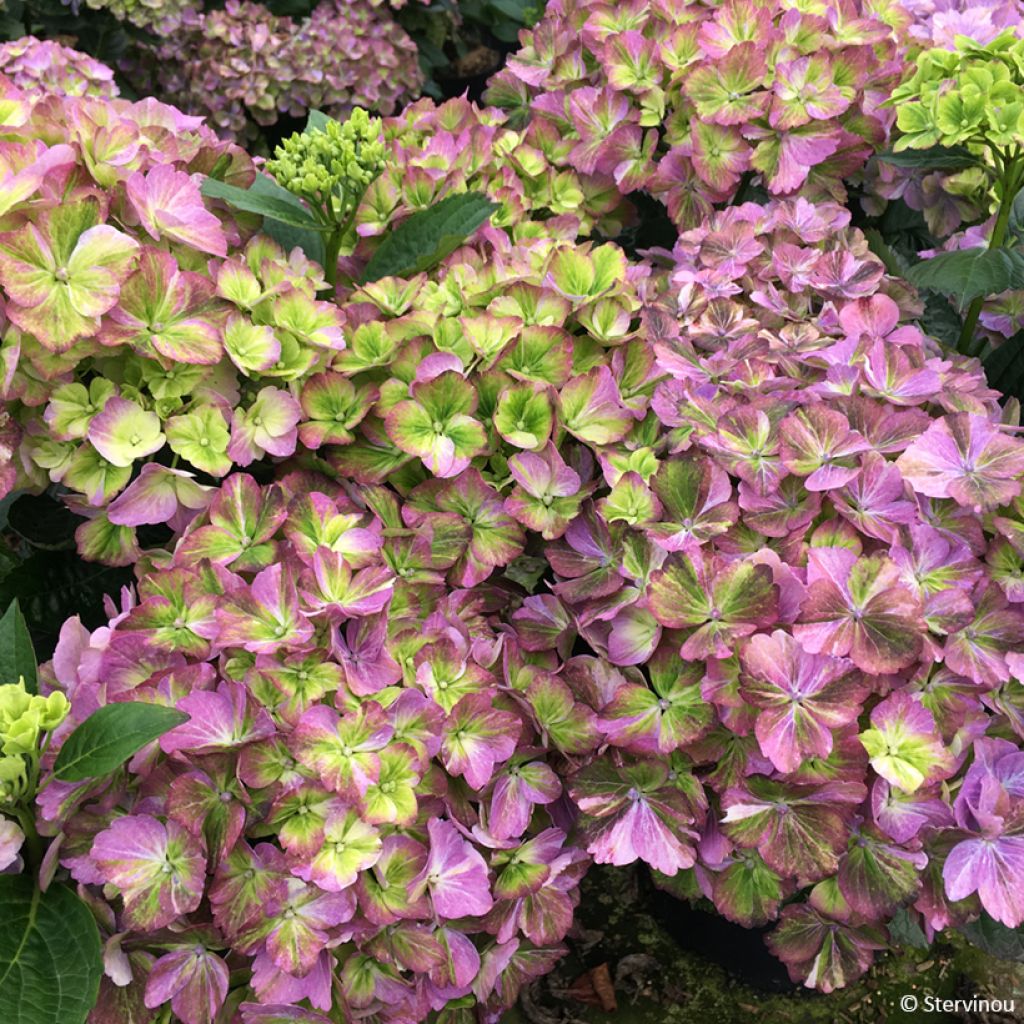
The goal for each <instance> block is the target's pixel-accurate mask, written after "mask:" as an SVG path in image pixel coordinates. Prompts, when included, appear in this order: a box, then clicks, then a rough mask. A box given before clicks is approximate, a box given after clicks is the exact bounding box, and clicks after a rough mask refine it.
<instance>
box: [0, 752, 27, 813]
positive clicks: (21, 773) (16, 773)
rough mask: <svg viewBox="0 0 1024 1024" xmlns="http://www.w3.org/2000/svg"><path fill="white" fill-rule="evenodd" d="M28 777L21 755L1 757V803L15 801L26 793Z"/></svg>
mask: <svg viewBox="0 0 1024 1024" xmlns="http://www.w3.org/2000/svg"><path fill="white" fill-rule="evenodd" d="M27 785H28V779H27V777H26V775H25V761H24V759H23V758H20V757H0V803H14V802H15V801H17V800H20V799H21V797H22V796H24V795H25V788H26V786H27Z"/></svg>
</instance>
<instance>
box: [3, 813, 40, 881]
mask: <svg viewBox="0 0 1024 1024" xmlns="http://www.w3.org/2000/svg"><path fill="white" fill-rule="evenodd" d="M8 813H13V814H14V817H15V818H17V819H18V825H19V826H20V828H21V831H22V832H24V833H25V847H24V849H25V865H26V867H27V868H28V869H29V871H30V872H31V873H32V874H35V872H36V869H37V868H38V867H39V865H40V864H41V863H42V860H43V854H44V853H45V852H46V851H45V849H44V847H43V840H42V839H41V838H40V835H39V833H38V832H37V831H36V823H35V819H34V818H33V816H32V812H31V811H30V810H28V809H26V808H24V807H14V808H13V809H12V810H11V811H10V812H8Z"/></svg>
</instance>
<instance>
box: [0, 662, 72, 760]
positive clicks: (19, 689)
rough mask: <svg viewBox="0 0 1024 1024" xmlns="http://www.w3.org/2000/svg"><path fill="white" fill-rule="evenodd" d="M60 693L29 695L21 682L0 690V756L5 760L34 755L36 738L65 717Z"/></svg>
mask: <svg viewBox="0 0 1024 1024" xmlns="http://www.w3.org/2000/svg"><path fill="white" fill-rule="evenodd" d="M68 708H69V705H68V700H67V698H66V697H65V696H64V694H63V693H60V692H54V693H51V694H49V696H46V697H43V696H41V695H39V694H30V693H28V692H27V691H26V689H25V683H24V681H23V680H20V679H19V680H18V682H17V683H10V684H7V685H6V686H0V752H2V753H3V754H6V755H8V756H14V755H17V754H34V753H35V751H36V747H37V745H38V742H39V735H40V733H43V732H52V731H53V730H54V729H56V728H57V726H58V725H60V723H61V722H63V721H64V719H65V718H66V717H67V713H68Z"/></svg>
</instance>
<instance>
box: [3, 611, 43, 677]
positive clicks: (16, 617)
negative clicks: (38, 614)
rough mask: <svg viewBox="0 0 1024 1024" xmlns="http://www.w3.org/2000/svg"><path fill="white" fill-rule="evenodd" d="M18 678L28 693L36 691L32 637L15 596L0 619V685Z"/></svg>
mask: <svg viewBox="0 0 1024 1024" xmlns="http://www.w3.org/2000/svg"><path fill="white" fill-rule="evenodd" d="M19 678H21V679H24V680H25V689H26V690H28V692H29V693H36V692H38V687H37V685H36V655H35V651H34V650H33V649H32V637H31V636H29V632H28V624H27V623H26V622H25V616H24V615H22V614H21V608H20V607H19V606H18V601H17V598H15V600H13V601H12V602H11V603H10V605H8V607H7V611H6V612H4V617H3V618H2V619H0V686H3V685H4V684H5V683H16V682H17V681H18V679H19Z"/></svg>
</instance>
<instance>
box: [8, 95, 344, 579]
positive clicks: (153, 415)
mask: <svg viewBox="0 0 1024 1024" xmlns="http://www.w3.org/2000/svg"><path fill="white" fill-rule="evenodd" d="M11 102H12V103H13V104H15V105H16V106H15V108H14V113H13V114H12V115H11V120H12V121H14V122H16V123H14V124H12V125H10V126H9V127H8V129H7V140H6V141H4V142H2V143H0V157H2V159H3V161H4V167H5V174H6V180H5V182H4V183H2V184H0V196H2V205H3V211H4V214H5V230H4V231H3V233H0V286H2V287H3V289H4V300H5V314H6V326H5V331H4V336H3V338H4V340H3V346H4V347H3V366H4V375H3V378H2V381H0V384H2V387H0V394H2V395H3V397H4V400H5V403H6V405H5V413H6V418H5V422H4V432H3V449H4V452H3V454H4V458H3V459H2V460H0V462H2V465H0V469H2V470H3V472H2V474H0V483H2V485H3V488H4V491H5V492H6V491H9V490H11V489H13V488H15V487H22V488H24V487H29V488H36V487H40V486H45V484H46V483H47V482H53V483H61V484H63V485H64V486H65V487H66V488H67V489H68V490H69V491H70V492H71V493H72V496H73V499H74V501H75V502H76V508H77V509H78V511H80V512H81V513H82V514H84V515H86V516H87V517H88V522H86V523H85V524H84V525H83V526H82V528H81V530H80V531H79V546H80V550H81V551H82V552H83V553H84V554H85V555H86V556H87V557H91V558H96V559H100V560H102V561H105V562H108V563H114V564H126V563H129V562H131V561H133V560H134V558H135V557H137V554H138V550H137V547H136V544H135V529H134V528H135V527H136V526H138V525H141V524H144V523H163V522H166V521H168V520H174V521H176V520H175V517H176V516H179V515H185V514H186V512H185V511H183V510H193V511H194V510H195V509H196V508H198V507H199V506H198V505H197V504H196V502H197V501H199V497H198V495H200V494H201V493H202V492H203V490H204V488H203V487H202V486H200V485H199V484H198V483H197V482H196V480H195V473H196V472H201V473H203V474H206V475H207V477H214V478H216V477H221V476H223V475H224V474H226V473H227V472H228V471H229V469H230V468H231V466H232V465H238V466H247V465H249V464H250V463H251V462H253V461H254V460H255V459H257V458H260V457H262V456H264V455H265V454H269V455H273V456H285V455H290V454H292V452H294V450H295V446H296V443H297V438H298V430H297V424H298V423H299V421H300V420H303V419H304V413H303V411H302V408H301V406H300V404H299V401H298V400H297V398H296V397H293V395H292V394H291V392H290V391H289V385H290V383H291V382H293V381H296V380H298V379H300V378H309V377H312V376H314V375H315V372H316V370H317V369H318V368H319V367H320V366H321V364H324V365H326V364H328V363H329V361H330V358H331V356H332V354H333V353H335V352H337V351H338V350H340V349H341V348H343V347H344V339H343V336H342V323H343V320H342V315H341V313H340V311H339V309H338V308H337V307H336V306H334V305H333V304H330V303H327V302H323V301H320V300H318V299H317V298H316V295H317V292H318V291H319V290H322V289H323V288H324V278H323V271H322V270H321V268H319V267H318V266H316V265H315V264H311V263H310V262H309V261H308V260H306V259H305V258H304V257H303V256H302V254H301V253H300V252H299V251H298V250H296V251H295V252H293V253H292V254H291V255H290V256H287V255H286V254H285V253H284V252H283V251H282V250H281V248H280V247H279V246H277V245H276V244H275V243H274V242H272V241H271V240H270V239H269V238H267V237H265V236H258V237H256V238H253V239H251V240H249V241H248V242H247V241H246V239H247V238H248V236H249V235H250V234H251V230H252V229H251V227H250V226H248V225H247V224H245V223H243V222H241V221H239V220H236V219H234V218H233V217H232V216H230V214H229V213H228V211H227V209H226V208H223V209H222V210H221V212H220V213H219V214H215V213H213V212H212V211H211V210H210V209H209V208H208V207H207V205H206V204H205V203H204V201H203V198H202V196H201V195H200V192H199V184H200V181H201V179H202V177H203V175H204V174H214V175H215V176H217V177H220V178H223V179H226V180H228V181H231V182H234V183H236V184H240V185H247V184H249V183H250V182H251V181H252V178H253V169H252V165H251V162H250V161H249V160H248V158H247V157H245V156H244V154H242V153H241V151H240V150H237V149H236V148H234V147H233V146H231V145H230V144H228V143H224V142H221V141H219V140H218V139H217V138H216V137H215V136H214V135H213V133H212V132H210V131H209V130H208V129H206V128H203V127H201V126H200V119H198V118H189V117H186V116H184V115H182V114H180V113H179V112H178V111H176V110H174V109H173V108H170V107H165V106H163V105H161V104H159V103H156V102H155V101H152V100H146V101H142V102H140V103H135V104H132V103H128V102H125V101H114V102H105V101H99V100H92V99H58V98H56V97H53V98H50V99H45V100H39V101H38V102H37V103H36V104H35V105H34V106H33V105H32V103H30V102H29V101H28V100H27V99H25V98H24V97H23V96H21V94H19V93H16V92H14V93H11ZM14 139H18V140H20V141H14ZM44 139H45V142H44V141H43V140H44ZM115 224H116V226H115ZM40 282H42V283H40ZM161 453H162V454H161ZM164 456H166V458H164ZM158 458H159V459H163V460H164V461H165V462H171V461H173V462H174V463H175V464H176V463H177V462H178V461H180V460H184V465H183V466H182V468H181V469H176V468H175V469H170V468H167V469H160V468H158V467H157V466H156V465H153V466H149V467H147V469H146V471H145V472H144V473H142V475H141V476H136V477H135V478H134V479H133V467H134V468H136V469H137V468H139V467H140V466H141V464H142V463H144V462H150V461H153V460H155V459H158ZM115 499H117V501H118V502H119V504H115ZM108 511H109V515H108Z"/></svg>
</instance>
